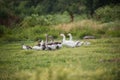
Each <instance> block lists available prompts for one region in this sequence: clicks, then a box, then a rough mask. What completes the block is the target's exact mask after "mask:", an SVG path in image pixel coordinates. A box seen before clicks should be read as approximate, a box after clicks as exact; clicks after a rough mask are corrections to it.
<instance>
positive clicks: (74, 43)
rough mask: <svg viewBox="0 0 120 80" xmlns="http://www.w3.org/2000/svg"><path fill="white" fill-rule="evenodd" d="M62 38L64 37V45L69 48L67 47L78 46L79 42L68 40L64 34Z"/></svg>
mask: <svg viewBox="0 0 120 80" xmlns="http://www.w3.org/2000/svg"><path fill="white" fill-rule="evenodd" d="M60 36H62V37H63V40H62V45H64V46H67V47H76V45H77V44H78V42H74V41H70V40H66V37H65V35H64V34H60Z"/></svg>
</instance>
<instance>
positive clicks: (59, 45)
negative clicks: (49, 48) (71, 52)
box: [49, 36, 62, 49]
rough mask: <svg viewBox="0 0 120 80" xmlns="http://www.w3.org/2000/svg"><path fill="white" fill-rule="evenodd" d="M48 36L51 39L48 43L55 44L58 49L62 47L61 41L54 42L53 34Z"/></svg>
mask: <svg viewBox="0 0 120 80" xmlns="http://www.w3.org/2000/svg"><path fill="white" fill-rule="evenodd" d="M49 38H50V40H51V42H50V43H52V45H56V49H60V48H61V47H62V43H61V42H55V41H54V38H53V36H49Z"/></svg>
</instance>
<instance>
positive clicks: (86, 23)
mask: <svg viewBox="0 0 120 80" xmlns="http://www.w3.org/2000/svg"><path fill="white" fill-rule="evenodd" d="M85 27H88V28H92V29H95V30H96V29H101V28H103V27H104V24H101V23H100V22H97V21H94V20H81V21H77V22H72V23H64V24H59V25H57V26H55V29H58V30H63V31H66V32H69V31H70V30H72V29H73V28H80V29H83V28H85Z"/></svg>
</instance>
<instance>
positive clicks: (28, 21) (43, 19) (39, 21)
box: [21, 14, 53, 27]
mask: <svg viewBox="0 0 120 80" xmlns="http://www.w3.org/2000/svg"><path fill="white" fill-rule="evenodd" d="M52 23H53V16H52V15H46V16H39V15H38V14H32V15H31V16H27V17H25V18H24V20H23V21H22V23H21V25H22V26H23V27H34V26H35V25H40V26H48V25H51V24H52Z"/></svg>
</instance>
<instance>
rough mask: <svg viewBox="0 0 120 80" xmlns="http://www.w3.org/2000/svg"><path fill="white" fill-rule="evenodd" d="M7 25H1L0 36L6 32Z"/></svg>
mask: <svg viewBox="0 0 120 80" xmlns="http://www.w3.org/2000/svg"><path fill="white" fill-rule="evenodd" d="M5 30H6V28H5V26H2V25H0V37H1V36H2V35H4V34H5Z"/></svg>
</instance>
